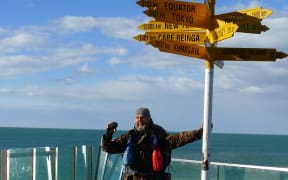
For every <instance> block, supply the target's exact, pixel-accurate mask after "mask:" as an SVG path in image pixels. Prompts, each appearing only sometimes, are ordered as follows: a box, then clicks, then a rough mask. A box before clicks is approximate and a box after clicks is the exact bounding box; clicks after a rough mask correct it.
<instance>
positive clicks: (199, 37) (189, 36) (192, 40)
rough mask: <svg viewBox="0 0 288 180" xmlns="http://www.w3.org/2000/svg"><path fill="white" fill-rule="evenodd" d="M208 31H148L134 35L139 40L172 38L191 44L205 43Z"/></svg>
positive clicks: (172, 39)
mask: <svg viewBox="0 0 288 180" xmlns="http://www.w3.org/2000/svg"><path fill="white" fill-rule="evenodd" d="M206 34H207V33H206V32H205V31H204V32H201V31H200V32H187V31H186V32H185V31H184V32H181V31H177V32H146V33H145V34H139V35H137V36H135V37H134V39H136V40H138V41H145V42H149V41H160V40H171V41H176V42H186V43H189V44H203V43H204V42H205V40H206V38H207V35H206Z"/></svg>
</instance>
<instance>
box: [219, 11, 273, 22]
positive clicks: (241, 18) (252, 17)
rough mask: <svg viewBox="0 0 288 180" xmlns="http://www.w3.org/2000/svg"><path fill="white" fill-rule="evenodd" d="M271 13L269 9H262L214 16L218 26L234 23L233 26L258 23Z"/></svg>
mask: <svg viewBox="0 0 288 180" xmlns="http://www.w3.org/2000/svg"><path fill="white" fill-rule="evenodd" d="M271 14H272V11H271V10H270V9H262V7H257V8H251V9H245V10H240V11H237V12H231V13H225V14H220V15H216V16H215V20H220V21H217V23H218V24H219V25H221V24H223V23H224V24H227V23H234V24H238V25H240V24H247V23H252V22H259V21H261V20H262V19H264V18H266V17H268V16H270V15H271Z"/></svg>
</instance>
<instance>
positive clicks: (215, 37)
mask: <svg viewBox="0 0 288 180" xmlns="http://www.w3.org/2000/svg"><path fill="white" fill-rule="evenodd" d="M237 29H238V25H236V24H232V23H229V24H225V25H224V26H221V27H218V28H216V29H214V30H213V31H209V33H208V39H209V41H210V43H215V42H216V41H222V40H224V39H227V38H230V37H232V36H233V35H234V33H235V32H236V30H237Z"/></svg>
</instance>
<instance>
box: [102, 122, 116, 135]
mask: <svg viewBox="0 0 288 180" xmlns="http://www.w3.org/2000/svg"><path fill="white" fill-rule="evenodd" d="M117 127H118V123H117V122H111V123H109V124H108V127H107V128H106V133H105V134H104V137H105V139H112V135H113V133H114V132H116V130H117Z"/></svg>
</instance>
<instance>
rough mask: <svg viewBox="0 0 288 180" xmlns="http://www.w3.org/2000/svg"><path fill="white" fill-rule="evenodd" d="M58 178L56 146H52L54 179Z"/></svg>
mask: <svg viewBox="0 0 288 180" xmlns="http://www.w3.org/2000/svg"><path fill="white" fill-rule="evenodd" d="M57 179H58V147H55V148H54V180H57Z"/></svg>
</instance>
